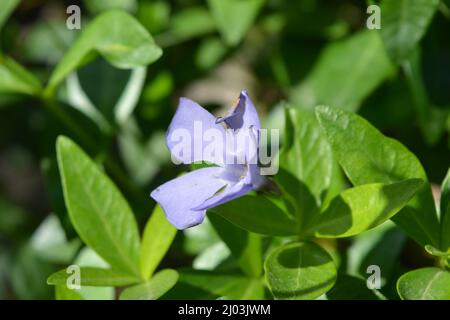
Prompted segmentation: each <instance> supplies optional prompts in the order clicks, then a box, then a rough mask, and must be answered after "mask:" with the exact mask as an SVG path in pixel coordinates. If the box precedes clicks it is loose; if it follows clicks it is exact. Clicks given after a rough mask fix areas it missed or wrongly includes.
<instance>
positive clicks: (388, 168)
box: [316, 107, 440, 245]
mask: <svg viewBox="0 0 450 320" xmlns="http://www.w3.org/2000/svg"><path fill="white" fill-rule="evenodd" d="M316 110H317V116H318V119H319V122H320V125H321V126H322V128H323V129H324V132H325V134H326V136H327V138H328V141H329V142H330V145H331V147H332V149H333V152H334V154H335V156H336V158H337V160H338V161H339V164H340V165H341V167H342V169H343V170H344V172H345V174H346V175H347V177H348V178H349V179H350V181H351V182H352V183H353V184H354V185H356V186H358V185H362V184H367V183H392V182H398V181H401V180H404V179H412V178H418V179H422V180H423V181H427V180H428V179H427V177H426V174H425V172H424V170H423V168H422V165H421V164H420V162H419V161H418V160H417V158H416V157H415V156H414V155H413V154H412V153H411V152H410V151H409V150H408V149H407V148H406V147H404V146H403V145H402V144H401V143H399V142H398V141H395V140H393V139H391V138H388V137H385V136H383V134H381V133H380V132H379V131H378V130H377V129H375V128H374V127H373V126H371V125H370V124H369V123H368V122H367V121H366V120H364V119H363V118H361V117H360V116H358V115H356V114H353V113H350V112H346V111H343V110H339V109H333V108H330V107H319V108H317V109H316ZM411 217H413V218H411ZM394 221H395V222H396V223H398V224H399V225H400V226H401V227H402V228H403V229H404V230H405V231H406V232H408V234H409V235H410V236H411V237H412V238H414V239H415V240H416V241H417V242H418V243H420V244H422V245H426V244H433V245H438V243H439V233H440V232H439V223H438V220H437V215H436V210H435V207H434V201H433V197H432V195H431V189H430V186H429V184H428V183H425V184H424V185H423V186H422V188H421V189H420V190H419V191H418V193H417V195H416V197H414V198H413V200H412V201H411V202H410V203H409V204H408V205H407V206H406V207H405V208H404V209H402V210H401V211H400V213H399V214H398V215H397V216H396V217H395V219H394Z"/></svg>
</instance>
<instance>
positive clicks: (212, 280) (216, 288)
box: [180, 270, 264, 300]
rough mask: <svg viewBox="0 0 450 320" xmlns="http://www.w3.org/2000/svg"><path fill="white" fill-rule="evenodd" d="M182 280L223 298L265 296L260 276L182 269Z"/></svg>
mask: <svg viewBox="0 0 450 320" xmlns="http://www.w3.org/2000/svg"><path fill="white" fill-rule="evenodd" d="M180 282H181V283H184V284H188V285H190V286H192V287H195V288H199V289H202V290H204V291H206V292H209V293H212V294H213V295H215V296H217V297H220V298H222V299H232V300H241V299H242V300H249V299H263V298H264V286H263V281H262V279H260V278H247V277H244V276H241V275H234V274H223V273H219V272H217V271H214V272H211V271H200V270H182V271H180ZM187 298H188V297H187Z"/></svg>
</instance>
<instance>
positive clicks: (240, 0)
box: [208, 0, 264, 46]
mask: <svg viewBox="0 0 450 320" xmlns="http://www.w3.org/2000/svg"><path fill="white" fill-rule="evenodd" d="M263 4H264V0H227V1H222V0H208V5H209V8H210V9H211V12H212V15H213V17H214V20H215V21H216V24H217V27H218V28H219V31H220V33H221V34H222V36H223V38H224V39H225V41H226V42H227V43H228V44H229V45H232V46H234V45H237V44H238V43H239V42H240V41H241V40H242V38H243V37H244V36H245V34H246V33H247V30H248V29H249V28H250V26H251V25H252V24H253V21H254V20H255V18H256V16H257V15H258V12H259V10H260V9H261V7H262V5H263Z"/></svg>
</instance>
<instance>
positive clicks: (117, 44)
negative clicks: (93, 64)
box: [47, 11, 162, 92]
mask: <svg viewBox="0 0 450 320" xmlns="http://www.w3.org/2000/svg"><path fill="white" fill-rule="evenodd" d="M93 53H98V54H100V55H102V56H103V57H104V58H105V59H106V60H108V61H109V62H110V63H111V64H112V65H113V66H115V67H117V68H121V69H132V68H136V67H142V66H146V65H148V64H150V63H152V62H154V61H156V60H158V58H159V57H160V56H161V54H162V50H161V49H160V48H159V47H158V46H157V45H156V44H155V42H154V41H153V38H152V36H151V35H150V34H149V33H148V32H147V30H146V29H145V28H144V27H143V26H142V25H141V24H139V22H138V21H137V20H136V19H135V18H133V17H132V16H130V15H129V14H127V13H126V12H123V11H108V12H105V13H102V14H100V15H99V16H97V17H96V18H95V19H94V20H93V21H92V22H90V23H89V25H87V26H86V27H84V28H83V31H82V33H81V35H80V37H79V38H78V39H77V40H76V41H75V43H74V44H73V45H72V46H71V48H70V49H69V51H68V52H67V53H66V54H65V56H64V57H63V59H62V60H61V61H60V62H59V64H58V66H57V67H56V69H55V71H54V72H53V74H52V76H51V78H50V82H49V84H48V88H47V91H49V92H52V91H53V90H54V89H55V88H56V86H57V85H58V84H59V83H60V82H61V81H62V80H63V79H64V78H65V77H66V76H67V75H69V74H70V73H71V72H73V71H74V70H76V69H77V68H79V67H80V66H81V65H83V64H85V63H86V62H87V60H89V59H92V57H93Z"/></svg>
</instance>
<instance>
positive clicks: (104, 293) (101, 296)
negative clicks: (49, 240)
mask: <svg viewBox="0 0 450 320" xmlns="http://www.w3.org/2000/svg"><path fill="white" fill-rule="evenodd" d="M73 264H75V265H78V266H80V267H95V268H102V269H110V266H109V264H108V263H107V262H106V261H105V260H103V259H102V258H101V257H100V256H99V255H98V254H97V253H95V251H94V250H92V249H91V248H89V247H84V248H83V249H82V250H81V251H80V253H79V254H78V256H77V258H76V259H75V261H74V262H73ZM77 292H78V293H79V294H80V295H81V296H82V297H83V299H85V300H114V299H115V289H114V287H90V286H81V288H80V290H78V291H77Z"/></svg>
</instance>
